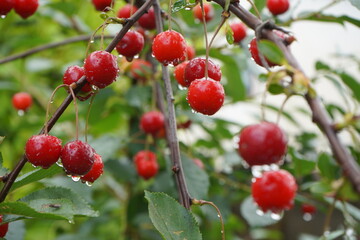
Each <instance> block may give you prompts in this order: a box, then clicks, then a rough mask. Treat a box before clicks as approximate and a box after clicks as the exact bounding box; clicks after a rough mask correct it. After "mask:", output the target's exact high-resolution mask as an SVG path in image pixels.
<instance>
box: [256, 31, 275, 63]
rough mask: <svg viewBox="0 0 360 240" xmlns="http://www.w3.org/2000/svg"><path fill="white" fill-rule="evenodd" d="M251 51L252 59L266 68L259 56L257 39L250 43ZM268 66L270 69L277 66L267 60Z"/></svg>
mask: <svg viewBox="0 0 360 240" xmlns="http://www.w3.org/2000/svg"><path fill="white" fill-rule="evenodd" d="M249 51H250V53H251V57H252V58H253V59H254V61H255V62H256V63H257V64H258V65H260V66H262V67H263V66H264V65H263V64H262V62H261V58H260V56H259V50H258V47H257V43H256V38H253V39H252V40H251V42H250V46H249ZM265 60H266V62H267V64H268V65H269V67H273V66H276V65H277V64H275V63H272V62H270V61H269V60H268V59H266V58H265Z"/></svg>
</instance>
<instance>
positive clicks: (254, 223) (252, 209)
mask: <svg viewBox="0 0 360 240" xmlns="http://www.w3.org/2000/svg"><path fill="white" fill-rule="evenodd" d="M257 210H258V208H257V206H256V204H255V203H254V200H253V198H252V197H251V196H249V197H247V198H246V199H245V200H244V201H243V202H242V204H241V206H240V211H241V215H242V216H243V217H244V218H245V220H246V221H247V222H248V223H249V225H250V226H251V227H265V226H269V225H272V224H275V223H277V222H278V220H275V219H273V218H271V214H270V213H269V212H268V213H265V214H264V215H263V216H260V215H258V214H257V213H256V211H257Z"/></svg>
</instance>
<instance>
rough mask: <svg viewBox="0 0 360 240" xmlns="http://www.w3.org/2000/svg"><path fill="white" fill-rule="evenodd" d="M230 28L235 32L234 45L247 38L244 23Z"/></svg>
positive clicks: (233, 24)
mask: <svg viewBox="0 0 360 240" xmlns="http://www.w3.org/2000/svg"><path fill="white" fill-rule="evenodd" d="M230 28H231V30H232V31H233V37H234V43H239V42H241V41H242V40H243V39H244V38H245V37H246V27H245V25H244V24H243V23H241V22H234V23H232V24H230Z"/></svg>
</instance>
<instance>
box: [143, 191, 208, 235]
mask: <svg viewBox="0 0 360 240" xmlns="http://www.w3.org/2000/svg"><path fill="white" fill-rule="evenodd" d="M145 198H146V199H147V201H148V202H149V215H150V219H151V221H152V223H153V224H154V226H155V228H156V229H157V230H158V231H159V232H160V234H161V235H162V236H163V238H164V239H166V240H184V239H186V240H201V239H202V236H201V233H200V230H199V226H198V224H197V222H196V221H195V218H194V216H193V215H192V213H191V212H190V211H189V210H187V209H186V208H184V207H183V206H181V205H180V204H179V203H178V202H177V201H176V200H175V199H173V198H171V197H169V196H168V195H166V194H165V193H151V192H148V191H145Z"/></svg>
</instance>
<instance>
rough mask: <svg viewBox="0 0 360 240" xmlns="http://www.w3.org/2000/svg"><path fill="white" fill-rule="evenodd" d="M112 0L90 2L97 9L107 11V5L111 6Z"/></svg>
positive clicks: (93, 0)
mask: <svg viewBox="0 0 360 240" xmlns="http://www.w3.org/2000/svg"><path fill="white" fill-rule="evenodd" d="M112 2H113V0H92V3H93V5H94V7H95V9H96V10H98V11H108V9H107V7H111V4H112Z"/></svg>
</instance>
